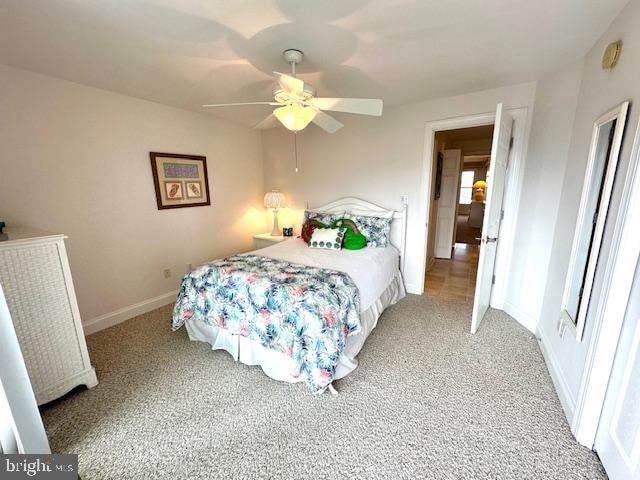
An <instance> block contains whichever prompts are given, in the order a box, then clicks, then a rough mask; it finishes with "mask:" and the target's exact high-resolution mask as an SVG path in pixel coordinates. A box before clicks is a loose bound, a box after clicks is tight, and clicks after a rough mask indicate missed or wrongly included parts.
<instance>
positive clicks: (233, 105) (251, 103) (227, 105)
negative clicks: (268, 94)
mask: <svg viewBox="0 0 640 480" xmlns="http://www.w3.org/2000/svg"><path fill="white" fill-rule="evenodd" d="M242 105H280V104H279V103H276V102H245V103H212V104H210V105H202V106H203V107H237V106H242Z"/></svg>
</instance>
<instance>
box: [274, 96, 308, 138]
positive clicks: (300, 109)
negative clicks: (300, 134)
mask: <svg viewBox="0 0 640 480" xmlns="http://www.w3.org/2000/svg"><path fill="white" fill-rule="evenodd" d="M273 114H274V115H275V116H276V117H277V119H278V120H280V122H281V123H282V124H283V125H284V126H285V127H287V128H288V129H289V130H292V131H294V132H297V131H299V130H302V129H303V128H305V127H306V126H307V125H309V122H311V120H313V119H314V118H315V116H316V111H315V110H314V109H312V108H309V107H305V106H303V105H298V104H296V103H292V104H291V105H286V106H284V107H279V108H276V109H275V110H274V111H273Z"/></svg>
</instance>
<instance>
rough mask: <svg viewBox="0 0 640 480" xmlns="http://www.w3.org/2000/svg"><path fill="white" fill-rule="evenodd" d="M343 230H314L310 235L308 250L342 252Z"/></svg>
mask: <svg viewBox="0 0 640 480" xmlns="http://www.w3.org/2000/svg"><path fill="white" fill-rule="evenodd" d="M345 230H346V229H345V228H342V227H341V228H316V229H315V230H314V231H313V233H312V234H311V240H309V248H328V249H330V250H342V241H343V240H344V232H345Z"/></svg>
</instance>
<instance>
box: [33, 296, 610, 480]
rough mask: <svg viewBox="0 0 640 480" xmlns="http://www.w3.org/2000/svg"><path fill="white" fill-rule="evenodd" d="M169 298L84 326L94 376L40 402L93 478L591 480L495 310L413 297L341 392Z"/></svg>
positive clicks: (542, 381)
mask: <svg viewBox="0 0 640 480" xmlns="http://www.w3.org/2000/svg"><path fill="white" fill-rule="evenodd" d="M169 316H170V308H169V307H165V308H162V309H159V310H156V311H154V312H151V313H149V314H146V315H142V316H140V317H137V318H134V319H132V320H130V321H128V322H126V323H123V324H120V325H117V326H115V327H112V328H110V329H108V330H104V331H102V332H99V333H97V334H94V335H91V336H90V337H88V343H89V350H90V354H91V358H92V361H93V364H94V365H95V367H96V370H97V373H98V379H99V381H100V384H99V385H98V386H97V387H96V388H94V389H92V390H89V391H77V392H72V393H71V394H70V395H68V396H67V397H65V398H64V399H62V400H60V401H57V402H56V403H55V404H53V405H49V406H47V407H45V408H44V410H43V417H44V421H45V425H46V428H47V431H48V433H49V437H50V441H51V447H52V449H53V450H54V451H56V452H73V453H79V454H80V473H81V475H82V478H83V479H84V480H93V479H138V478H161V479H165V478H166V479H187V478H189V479H195V478H211V479H223V478H235V479H249V478H264V479H267V478H278V479H307V478H308V479H325V478H326V479H360V478H362V479H369V478H370V479H386V480H388V479H418V478H420V479H422V478H425V479H426V478H429V479H545V480H548V479H562V480H567V479H600V478H606V475H605V474H604V472H603V470H602V467H601V465H600V462H599V461H598V459H597V457H596V455H595V454H594V453H592V452H591V451H589V450H588V449H586V448H584V447H581V446H579V445H578V444H577V443H576V442H575V441H574V440H573V438H572V436H571V433H570V431H569V427H568V425H567V423H566V421H565V419H564V415H563V414H562V410H561V407H560V404H559V403H558V400H557V398H556V394H555V393H554V390H553V387H552V385H551V380H550V378H549V376H548V374H547V371H546V368H545V365H544V361H543V359H542V356H541V354H540V351H539V349H538V345H537V343H536V340H535V338H534V337H533V335H531V334H530V333H528V332H527V331H526V330H525V329H523V328H522V327H520V326H519V325H518V324H516V322H515V321H513V320H512V319H511V318H509V317H508V316H507V315H505V314H503V313H501V312H490V314H489V318H488V319H487V320H486V322H485V323H484V324H483V325H482V326H481V329H480V331H479V333H478V334H477V335H475V336H471V335H470V334H469V333H467V332H468V327H469V325H468V323H469V321H468V319H469V318H470V316H471V314H470V306H469V305H468V304H465V303H456V302H450V301H446V300H440V299H432V298H429V299H427V298H426V297H419V296H409V297H408V298H406V299H404V300H403V301H401V302H400V303H399V304H397V305H395V306H394V307H391V308H390V309H388V310H387V311H386V312H385V313H384V315H383V316H382V317H381V319H380V322H379V324H378V328H376V330H374V332H373V334H372V335H371V337H370V338H369V340H368V342H367V344H366V345H365V347H364V350H363V351H362V353H361V354H360V357H359V359H360V366H359V368H358V369H356V371H354V372H353V373H352V374H351V375H350V376H348V377H347V378H345V379H343V380H340V381H338V382H336V388H337V389H338V391H339V392H340V395H338V396H332V395H331V394H328V393H327V394H324V395H322V396H320V397H313V396H312V395H311V394H309V392H308V391H307V389H306V387H305V385H304V384H296V385H289V384H285V383H280V382H276V381H274V380H271V379H269V378H268V377H266V376H265V375H264V374H263V373H262V371H261V370H260V369H259V368H258V367H247V366H245V365H242V364H240V363H235V362H234V361H233V360H232V359H231V357H230V356H229V355H228V354H227V353H225V352H220V351H216V352H213V351H211V350H210V349H209V348H208V347H207V345H205V344H202V343H192V342H190V341H189V340H188V338H187V334H186V332H185V331H184V329H182V330H180V331H178V332H175V333H171V332H170V331H169Z"/></svg>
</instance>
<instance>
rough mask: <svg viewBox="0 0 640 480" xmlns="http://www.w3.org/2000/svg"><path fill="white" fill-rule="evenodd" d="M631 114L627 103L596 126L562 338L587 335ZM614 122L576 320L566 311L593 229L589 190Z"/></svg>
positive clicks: (564, 306) (561, 326) (566, 292)
mask: <svg viewBox="0 0 640 480" xmlns="http://www.w3.org/2000/svg"><path fill="white" fill-rule="evenodd" d="M628 110H629V102H624V103H622V104H620V105H619V106H617V107H616V108H613V109H612V110H610V111H608V112H607V113H605V114H604V115H602V116H601V117H600V118H598V119H597V120H596V121H595V122H594V124H593V133H592V135H591V147H590V149H589V159H588V163H587V171H586V173H585V177H584V183H583V186H582V196H581V198H580V209H579V210H578V219H577V221H576V229H575V232H574V234H573V245H572V247H571V257H570V259H569V270H568V271H567V277H566V280H565V286H564V293H563V295H562V305H561V307H560V323H559V333H560V334H561V335H563V334H564V330H565V329H568V330H569V331H570V332H571V333H572V334H573V336H575V338H576V340H577V341H578V342H580V341H582V337H583V334H584V327H585V320H586V317H587V310H588V307H589V299H590V298H591V290H592V288H593V280H594V277H595V272H596V265H597V263H598V257H599V252H600V246H601V244H602V236H603V235H604V227H605V222H606V220H607V213H608V210H609V202H610V201H611V192H612V190H613V182H614V180H615V175H616V170H617V168H618V160H619V158H620V147H621V145H622V135H623V133H624V126H625V123H626V118H627V111H628ZM613 120H616V127H615V131H614V134H613V142H612V144H611V151H610V152H609V163H608V164H607V170H606V172H605V177H604V183H603V186H602V196H601V197H600V204H599V209H598V216H597V218H596V224H595V227H593V241H592V243H591V247H590V249H589V257H588V258H589V260H588V262H587V266H586V274H585V282H584V289H583V291H582V297H581V299H580V303H579V304H578V312H577V318H572V317H571V315H570V314H569V313H568V312H567V308H568V304H569V299H570V295H571V282H572V279H573V276H574V273H575V270H576V268H578V265H577V260H578V250H579V243H580V239H581V238H582V235H583V234H584V233H585V232H586V231H590V230H591V228H592V225H593V224H592V222H590V221H587V219H586V218H585V216H586V214H587V211H586V206H587V201H588V198H589V194H590V191H589V190H590V186H591V185H592V182H593V176H594V174H595V166H596V165H595V161H596V153H597V149H598V140H599V137H600V129H601V127H602V126H603V125H606V124H607V123H609V122H611V121H613Z"/></svg>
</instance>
